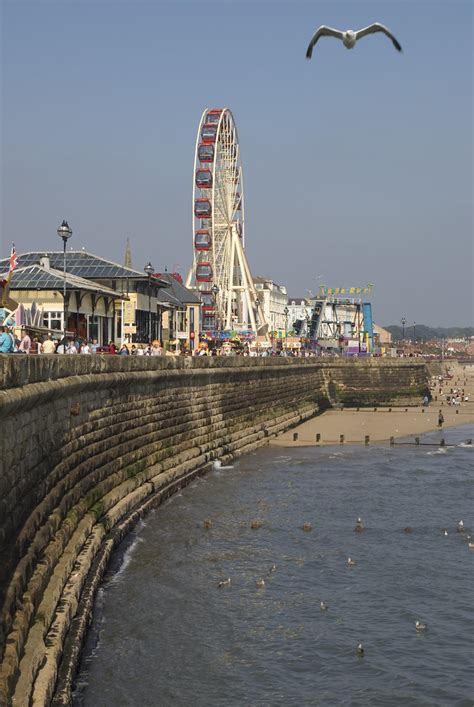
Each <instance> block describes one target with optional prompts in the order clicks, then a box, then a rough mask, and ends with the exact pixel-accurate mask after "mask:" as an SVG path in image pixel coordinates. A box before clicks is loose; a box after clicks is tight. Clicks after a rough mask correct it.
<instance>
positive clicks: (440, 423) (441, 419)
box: [438, 410, 444, 427]
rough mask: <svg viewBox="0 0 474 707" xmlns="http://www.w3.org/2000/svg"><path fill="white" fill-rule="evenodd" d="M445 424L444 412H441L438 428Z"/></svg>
mask: <svg viewBox="0 0 474 707" xmlns="http://www.w3.org/2000/svg"><path fill="white" fill-rule="evenodd" d="M443 422H444V415H443V413H442V411H441V410H440V411H439V415H438V427H442V426H443Z"/></svg>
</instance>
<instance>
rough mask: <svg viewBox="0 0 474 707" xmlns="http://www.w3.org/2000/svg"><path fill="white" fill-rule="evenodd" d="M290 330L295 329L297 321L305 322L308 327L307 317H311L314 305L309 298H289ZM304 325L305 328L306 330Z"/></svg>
mask: <svg viewBox="0 0 474 707" xmlns="http://www.w3.org/2000/svg"><path fill="white" fill-rule="evenodd" d="M287 306H288V330H290V329H293V327H294V324H295V322H297V321H301V322H304V327H306V322H307V321H308V319H307V317H309V318H311V312H312V309H313V306H312V304H311V301H310V300H309V299H306V298H305V297H290V298H288V305H287ZM304 327H303V330H304Z"/></svg>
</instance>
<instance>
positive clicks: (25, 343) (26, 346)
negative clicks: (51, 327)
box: [18, 329, 31, 354]
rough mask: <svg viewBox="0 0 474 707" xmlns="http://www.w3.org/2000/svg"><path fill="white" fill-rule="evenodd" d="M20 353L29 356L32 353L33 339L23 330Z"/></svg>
mask: <svg viewBox="0 0 474 707" xmlns="http://www.w3.org/2000/svg"><path fill="white" fill-rule="evenodd" d="M18 351H21V352H22V353H26V354H29V353H30V351H31V339H30V337H29V336H28V334H27V333H26V329H22V330H21V341H20V345H19V347H18Z"/></svg>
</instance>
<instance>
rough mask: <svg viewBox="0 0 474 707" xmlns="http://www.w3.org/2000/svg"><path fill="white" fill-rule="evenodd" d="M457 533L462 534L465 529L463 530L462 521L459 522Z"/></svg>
mask: <svg viewBox="0 0 474 707" xmlns="http://www.w3.org/2000/svg"><path fill="white" fill-rule="evenodd" d="M457 531H458V533H464V531H465V528H464V521H463V520H460V521H459V523H458V527H457Z"/></svg>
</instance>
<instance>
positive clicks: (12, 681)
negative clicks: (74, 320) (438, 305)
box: [0, 355, 427, 706]
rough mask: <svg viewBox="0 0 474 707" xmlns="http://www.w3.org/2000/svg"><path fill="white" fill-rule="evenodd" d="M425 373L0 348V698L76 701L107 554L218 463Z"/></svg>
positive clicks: (414, 382)
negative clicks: (77, 676) (14, 352)
mask: <svg viewBox="0 0 474 707" xmlns="http://www.w3.org/2000/svg"><path fill="white" fill-rule="evenodd" d="M426 383H427V371H426V368H425V365H424V363H423V362H418V361H408V360H405V361H403V360H393V361H391V360H370V361H369V360H368V361H343V360H333V361H329V360H318V359H301V360H295V359H284V358H266V359H265V358H242V357H228V358H212V359H211V358H209V359H208V358H204V357H201V358H192V359H191V358H189V359H188V358H172V357H166V358H159V357H156V358H154V357H153V358H138V359H137V358H131V357H126V358H125V357H118V356H117V357H101V356H19V355H18V356H5V355H0V426H1V427H0V429H1V449H0V464H1V467H0V606H1V607H2V608H1V617H0V647H1V652H0V704H14V705H25V706H26V705H29V704H33V705H46V704H49V703H51V702H52V703H53V704H69V703H70V690H71V686H72V681H73V678H74V671H75V667H76V664H77V659H78V655H79V651H80V648H81V645H82V639H83V637H84V634H85V631H86V629H87V625H88V622H89V620H90V615H91V610H92V605H93V600H94V595H95V591H96V588H97V585H98V583H99V581H100V578H101V576H102V574H103V571H104V569H105V567H106V565H107V562H108V560H109V557H110V555H111V552H112V550H113V549H114V547H115V546H116V545H117V543H118V542H120V540H121V539H122V538H123V536H124V535H125V534H126V533H127V532H128V530H130V528H131V527H132V526H133V525H134V524H135V523H136V522H137V520H138V519H139V518H140V517H141V516H142V515H143V514H144V513H145V512H146V511H148V510H149V509H150V508H152V507H154V506H156V505H158V504H160V503H161V502H162V501H163V500H164V499H165V498H167V497H168V496H169V495H170V494H171V493H173V492H174V491H176V490H177V489H178V488H180V487H182V486H184V485H185V484H187V483H189V481H190V480H191V479H192V478H194V476H195V475H196V474H199V473H203V472H204V471H205V470H206V469H207V468H209V464H210V462H211V461H212V460H213V459H217V458H219V459H224V460H225V459H226V458H231V457H233V456H237V455H239V454H242V453H245V452H247V451H249V450H251V449H253V448H255V447H256V446H259V445H261V444H264V443H265V442H266V440H267V438H268V437H270V436H271V435H274V434H276V433H278V432H280V431H282V430H284V429H287V428H288V427H290V426H292V425H295V424H298V423H299V422H301V421H302V420H304V419H306V418H308V417H311V416H313V415H315V414H317V412H318V411H320V410H321V409H323V408H325V407H328V406H329V405H334V404H359V405H363V404H367V405H377V404H391V405H396V404H397V402H398V404H403V405H406V404H409V403H410V402H411V403H412V404H414V403H419V400H420V396H421V395H422V394H423V392H424V390H425V389H426Z"/></svg>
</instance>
